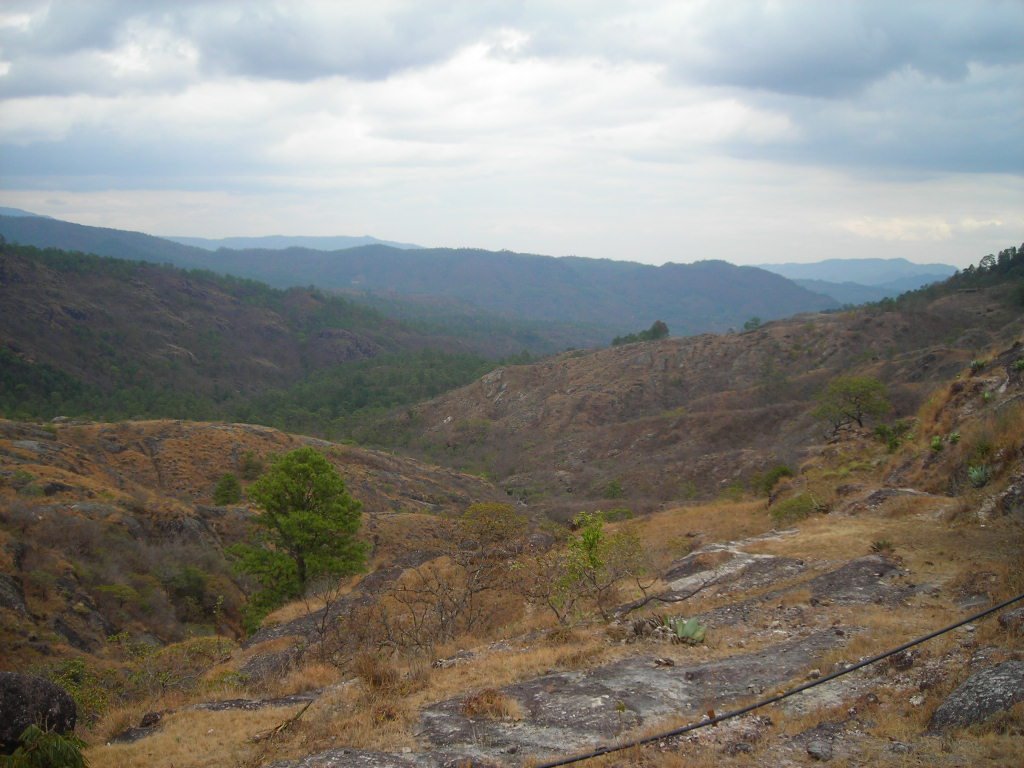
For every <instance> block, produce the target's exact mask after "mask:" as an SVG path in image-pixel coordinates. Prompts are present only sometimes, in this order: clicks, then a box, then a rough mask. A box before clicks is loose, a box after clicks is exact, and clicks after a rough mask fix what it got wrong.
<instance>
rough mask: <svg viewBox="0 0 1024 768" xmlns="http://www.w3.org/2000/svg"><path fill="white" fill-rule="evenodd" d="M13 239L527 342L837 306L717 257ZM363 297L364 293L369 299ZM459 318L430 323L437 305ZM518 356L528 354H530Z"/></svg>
mask: <svg viewBox="0 0 1024 768" xmlns="http://www.w3.org/2000/svg"><path fill="white" fill-rule="evenodd" d="M0 234H2V235H3V236H4V237H5V238H7V239H8V240H9V241H11V242H16V243H21V244H25V245H34V246H37V247H56V248H63V249H66V250H78V251H85V252H89V253H95V254H99V255H101V256H115V257H119V258H124V259H134V260H142V261H154V262H158V263H170V264H173V265H176V266H180V267H187V268H202V269H208V270H211V271H214V272H219V273H225V274H232V275H238V276H241V277H247V278H252V279H256V280H261V281H263V282H266V283H268V284H270V285H272V286H274V287H278V288H287V287H292V286H305V285H311V284H312V285H316V286H318V287H320V288H323V289H327V290H333V291H338V292H345V293H348V294H351V295H352V296H353V297H354V298H356V299H359V298H360V296H362V297H363V298H365V299H369V300H371V301H378V299H377V298H376V297H381V296H383V297H389V299H390V300H392V301H393V300H396V299H397V300H402V301H409V302H419V303H424V302H426V303H427V304H429V305H431V307H432V309H431V312H432V313H433V315H432V318H431V319H432V321H433V322H442V323H456V324H459V323H462V322H463V321H464V320H465V318H466V317H472V316H484V317H490V318H492V319H493V318H500V319H502V320H503V321H505V322H515V323H519V324H527V325H528V328H527V326H522V327H523V328H524V332H526V331H528V332H526V333H525V336H524V338H528V337H530V335H531V334H532V335H533V336H535V337H537V336H539V338H540V340H541V341H544V340H545V337H547V342H548V344H549V343H550V339H551V338H552V337H551V336H549V335H548V334H547V333H546V332H545V330H544V329H545V328H546V327H547V328H550V330H551V331H553V332H554V333H555V336H556V337H557V338H558V339H560V340H563V341H566V342H567V343H568V344H569V345H573V346H595V345H603V344H607V343H608V342H609V341H610V340H611V339H612V338H613V337H615V336H619V335H622V334H624V333H630V332H634V331H637V330H641V329H643V328H647V327H648V326H650V324H651V323H652V322H653V321H654V320H663V321H664V322H665V323H667V324H668V326H669V328H670V330H671V332H672V333H674V334H676V335H687V334H695V333H703V332H708V331H725V330H727V329H729V328H739V327H741V326H742V325H743V324H744V322H746V321H747V320H749V319H750V318H753V317H758V318H760V319H762V320H770V319H774V318H779V317H784V316H788V315H792V314H796V313H800V312H815V311H820V310H823V309H831V308H835V307H838V306H839V304H838V302H836V301H835V300H833V299H831V298H829V297H827V296H823V295H821V294H818V293H814V292H812V291H809V290H807V289H805V288H802V287H800V286H798V285H796V284H794V283H793V282H791V281H790V280H787V279H785V278H783V277H781V276H779V275H776V274H773V273H771V272H767V271H765V270H763V269H758V268H755V267H737V266H735V265H733V264H728V263H726V262H724V261H702V262H697V263H695V264H665V265H663V266H660V267H654V266H650V265H646V264H637V263H635V262H626V261H611V260H607V259H585V258H578V257H565V258H555V257H551V256H538V255H532V254H521V253H513V252H511V251H497V252H496V251H485V250H481V249H452V248H422V249H404V250H403V249H399V248H395V247H392V246H387V245H364V246H359V247H356V248H348V249H345V250H338V251H320V250H312V249H308V248H289V249H287V250H285V251H281V250H270V249H247V250H231V249H221V250H218V251H209V250H205V249H203V248H197V247H194V246H189V245H183V244H181V243H177V242H173V241H171V240H167V239H164V238H158V237H153V236H151V235H146V234H143V233H140V232H126V231H122V230H116V229H107V228H101V227H86V226H82V225H79V224H72V223H69V222H65V221H59V220H56V219H43V218H29V217H3V216H0ZM366 294H371V296H370V297H367V296H366ZM445 304H447V305H449V306H450V305H452V304H454V305H455V306H458V307H459V308H460V312H459V313H457V314H458V317H455V318H452V317H451V316H446V317H442V318H440V319H439V318H438V317H437V311H438V307H439V306H443V305H445ZM523 348H526V349H531V351H536V347H531V346H527V345H525V344H524V347H523Z"/></svg>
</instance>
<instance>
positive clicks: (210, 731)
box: [87, 707, 299, 768]
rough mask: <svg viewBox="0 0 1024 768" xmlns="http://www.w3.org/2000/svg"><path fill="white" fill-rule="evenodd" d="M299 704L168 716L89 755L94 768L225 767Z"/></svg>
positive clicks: (241, 757) (251, 752) (251, 751)
mask: <svg viewBox="0 0 1024 768" xmlns="http://www.w3.org/2000/svg"><path fill="white" fill-rule="evenodd" d="M298 710H299V708H298V707H285V708H268V709H262V710H257V711H255V712H241V711H228V712H180V713H178V714H173V715H167V716H166V717H165V718H164V720H163V722H162V723H161V728H160V730H158V731H157V732H156V733H154V734H153V735H151V736H149V737H147V738H145V739H141V740H140V741H137V742H135V743H134V744H111V745H104V746H97V747H93V748H91V749H89V750H88V752H87V756H88V759H89V762H90V764H91V765H92V766H93V768H107V767H108V766H109V767H110V768H123V767H124V766H142V765H145V766H147V768H175V766H177V767H178V768H180V766H189V768H224V766H231V765H237V764H238V763H240V762H243V761H245V760H247V759H249V758H251V757H252V756H253V755H255V754H256V752H257V749H258V748H257V747H256V745H255V744H253V743H252V741H251V739H252V737H253V736H255V735H256V734H257V733H260V732H261V731H265V730H268V729H270V728H273V727H275V726H277V725H279V724H280V723H282V722H283V721H284V720H286V719H287V718H288V717H290V716H292V715H295V714H297V712H298Z"/></svg>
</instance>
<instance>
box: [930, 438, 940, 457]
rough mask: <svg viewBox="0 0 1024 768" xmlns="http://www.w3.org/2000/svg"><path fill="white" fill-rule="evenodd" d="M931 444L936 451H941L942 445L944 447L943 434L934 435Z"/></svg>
mask: <svg viewBox="0 0 1024 768" xmlns="http://www.w3.org/2000/svg"><path fill="white" fill-rule="evenodd" d="M929 445H930V447H931V449H932V450H933V451H935V452H936V453H938V452H939V451H941V450H942V447H943V446H942V435H933V436H932V441H931V443H930V444H929Z"/></svg>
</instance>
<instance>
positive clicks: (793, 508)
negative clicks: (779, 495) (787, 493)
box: [771, 493, 828, 525]
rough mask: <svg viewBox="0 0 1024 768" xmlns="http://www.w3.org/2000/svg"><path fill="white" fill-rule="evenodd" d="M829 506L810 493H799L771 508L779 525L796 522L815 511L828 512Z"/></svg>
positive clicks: (773, 518) (772, 514) (773, 517)
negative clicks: (820, 502)
mask: <svg viewBox="0 0 1024 768" xmlns="http://www.w3.org/2000/svg"><path fill="white" fill-rule="evenodd" d="M826 511H828V508H827V507H825V506H823V505H821V504H818V502H816V501H815V500H814V497H813V496H811V494H809V493H798V494H797V495H796V496H791V497H790V498H788V499H783V500H782V501H780V502H778V503H776V504H774V505H773V506H772V508H771V516H772V520H773V521H775V523H776V524H777V525H782V524H785V523H795V522H797V521H798V520H803V519H804V518H806V517H809V516H810V515H812V514H813V513H815V512H826Z"/></svg>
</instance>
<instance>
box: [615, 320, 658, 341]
mask: <svg viewBox="0 0 1024 768" xmlns="http://www.w3.org/2000/svg"><path fill="white" fill-rule="evenodd" d="M667 336H668V326H667V325H665V323H664V322H663V321H662V320H655V321H654V323H653V324H652V325H651V327H650V328H648V329H647V330H646V331H639V332H638V333H630V334H628V335H626V336H616V337H615V338H614V339H612V346H613V347H618V346H621V345H622V344H633V343H634V342H637V341H657V340H658V339H664V338H666V337H667Z"/></svg>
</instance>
